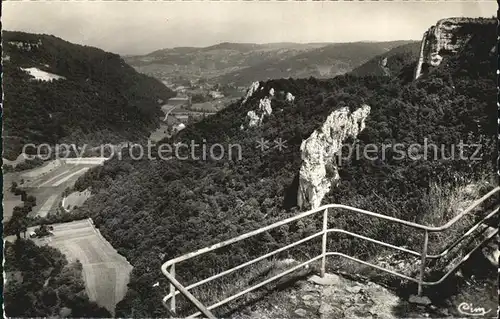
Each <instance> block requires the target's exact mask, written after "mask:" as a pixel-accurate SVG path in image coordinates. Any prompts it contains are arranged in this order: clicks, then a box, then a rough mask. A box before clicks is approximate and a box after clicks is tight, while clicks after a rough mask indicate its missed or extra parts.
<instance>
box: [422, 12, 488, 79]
mask: <svg viewBox="0 0 500 319" xmlns="http://www.w3.org/2000/svg"><path fill="white" fill-rule="evenodd" d="M481 21H482V20H481V19H472V18H448V19H442V20H439V21H438V22H437V23H436V25H434V26H432V27H430V28H429V30H427V31H426V32H425V33H424V36H423V39H422V46H421V49H420V56H419V61H418V65H417V68H416V70H415V79H417V78H419V77H420V76H421V75H422V73H424V72H425V69H426V68H427V67H429V66H433V67H436V66H438V65H440V64H441V61H442V60H443V58H444V57H445V56H446V55H453V54H456V53H457V52H458V51H459V50H460V49H461V48H463V47H464V46H465V43H466V42H467V41H468V40H469V39H470V38H471V37H472V34H470V33H467V32H463V31H461V30H462V27H464V26H466V25H470V24H474V23H481Z"/></svg>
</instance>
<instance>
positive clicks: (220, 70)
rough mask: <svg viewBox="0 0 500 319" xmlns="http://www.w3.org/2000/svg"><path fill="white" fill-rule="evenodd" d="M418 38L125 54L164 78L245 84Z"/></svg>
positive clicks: (338, 64)
mask: <svg viewBox="0 0 500 319" xmlns="http://www.w3.org/2000/svg"><path fill="white" fill-rule="evenodd" d="M413 43H417V41H391V42H352V43H305V44H303V43H270V44H252V43H221V44H217V45H214V46H210V47H204V48H194V47H179V48H173V49H162V50H158V51H154V52H152V53H149V54H146V55H142V56H130V57H125V60H126V61H127V63H129V64H130V65H132V66H133V67H134V68H136V69H137V70H138V71H140V72H143V73H146V74H148V75H151V76H155V77H156V78H158V79H161V80H163V81H167V82H176V80H195V79H199V78H203V79H205V80H208V81H209V82H212V83H218V84H222V85H226V84H231V85H234V86H247V85H249V84H250V83H252V82H254V81H260V80H267V79H274V78H289V77H292V78H307V77H311V76H313V77H318V78H330V77H333V76H336V75H339V74H344V73H347V72H349V71H351V70H353V69H354V68H356V67H358V66H360V65H361V64H363V63H365V62H367V61H369V60H370V59H371V58H373V57H374V56H377V55H380V54H383V53H385V52H388V51H390V50H391V49H393V48H395V47H398V46H401V45H405V44H413Z"/></svg>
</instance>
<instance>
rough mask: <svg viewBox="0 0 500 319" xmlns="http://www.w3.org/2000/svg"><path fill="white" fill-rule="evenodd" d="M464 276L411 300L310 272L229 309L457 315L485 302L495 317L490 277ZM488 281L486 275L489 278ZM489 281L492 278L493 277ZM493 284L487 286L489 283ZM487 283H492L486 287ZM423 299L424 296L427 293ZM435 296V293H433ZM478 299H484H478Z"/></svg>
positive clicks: (317, 318) (243, 314)
mask: <svg viewBox="0 0 500 319" xmlns="http://www.w3.org/2000/svg"><path fill="white" fill-rule="evenodd" d="M483 281H484V280H479V281H478V280H474V279H469V280H468V281H467V284H466V285H465V286H463V287H462V288H461V289H460V291H459V292H457V293H456V294H454V295H453V296H451V297H448V298H445V299H447V300H441V301H440V302H439V303H435V302H434V301H433V302H430V301H429V302H430V303H429V304H427V305H420V304H413V303H410V302H408V298H406V297H402V296H400V295H398V294H397V293H396V292H394V291H392V290H390V289H388V288H386V287H384V286H382V285H379V284H376V283H374V282H371V281H368V280H364V279H362V277H360V278H358V279H355V278H352V277H350V276H343V275H337V274H326V275H325V277H324V278H321V277H319V276H317V275H313V276H311V277H309V278H307V279H306V280H300V281H298V282H296V283H295V284H293V285H292V286H289V287H288V288H286V289H283V290H275V291H274V292H272V293H271V294H270V295H268V296H267V297H265V298H263V299H262V300H260V301H258V302H255V303H253V304H251V305H249V306H247V307H245V308H244V309H241V310H239V311H238V312H237V313H235V314H233V315H232V316H231V318H233V319H257V318H259V319H260V318H263V319H275V318H283V319H292V318H311V319H337V318H338V319H340V318H349V319H351V318H353V319H357V318H384V319H390V318H459V317H468V316H466V315H464V314H463V313H462V312H460V310H459V308H460V307H462V306H463V305H462V306H460V304H463V303H468V304H473V305H472V307H476V308H477V307H481V306H485V307H486V308H485V310H486V311H488V310H489V312H488V313H486V314H485V315H484V316H482V318H496V313H497V312H496V307H494V304H492V303H491V302H489V301H488V302H486V301H485V300H486V299H491V298H493V297H492V296H490V295H491V293H492V292H493V291H494V288H492V287H493V286H492V284H493V283H492V282H486V281H484V282H483ZM488 281H491V280H488ZM493 281H494V280H493ZM489 286H492V287H489ZM490 288H491V289H490ZM426 299H427V298H426ZM433 299H434V298H433ZM479 301H482V302H483V304H478V302H479Z"/></svg>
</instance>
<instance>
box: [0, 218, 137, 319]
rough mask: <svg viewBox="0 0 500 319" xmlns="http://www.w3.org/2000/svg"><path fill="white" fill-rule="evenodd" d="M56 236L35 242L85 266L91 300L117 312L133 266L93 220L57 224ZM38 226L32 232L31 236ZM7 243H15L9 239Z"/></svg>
mask: <svg viewBox="0 0 500 319" xmlns="http://www.w3.org/2000/svg"><path fill="white" fill-rule="evenodd" d="M52 226H53V227H54V230H53V231H52V232H53V233H54V235H53V236H50V237H45V238H40V239H34V241H35V243H36V244H37V245H45V244H48V245H49V246H52V247H54V248H57V249H59V250H60V251H61V252H62V253H63V254H65V255H66V258H67V259H68V261H69V262H73V261H76V260H79V261H80V262H81V263H82V265H83V277H84V280H85V287H86V291H87V294H88V296H89V298H90V300H93V301H95V302H97V303H98V304H99V305H101V306H103V307H105V308H106V309H108V310H109V311H110V312H111V313H114V309H115V305H116V304H117V303H118V302H119V301H120V300H122V299H123V297H124V296H125V293H126V292H127V284H128V282H129V276H130V272H131V271H132V266H131V265H130V264H129V263H128V261H127V260H126V259H125V257H123V256H121V255H119V254H118V252H117V251H116V250H115V249H114V248H113V247H112V246H111V244H110V243H109V242H108V241H107V240H106V239H104V237H102V235H101V234H100V233H99V230H97V229H95V228H94V226H93V224H92V221H91V220H90V219H85V220H79V221H74V222H69V223H62V224H53V225H52ZM33 230H34V227H31V228H29V229H28V233H29V232H30V231H33ZM5 239H6V240H9V241H12V240H15V236H9V237H7V238H5Z"/></svg>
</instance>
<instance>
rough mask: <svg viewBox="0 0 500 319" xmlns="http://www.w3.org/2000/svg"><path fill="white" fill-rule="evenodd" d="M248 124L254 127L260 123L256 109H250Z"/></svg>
mask: <svg viewBox="0 0 500 319" xmlns="http://www.w3.org/2000/svg"><path fill="white" fill-rule="evenodd" d="M247 117H248V126H249V127H254V126H258V125H259V124H260V117H259V116H258V115H257V114H256V113H255V111H248V113H247Z"/></svg>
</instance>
